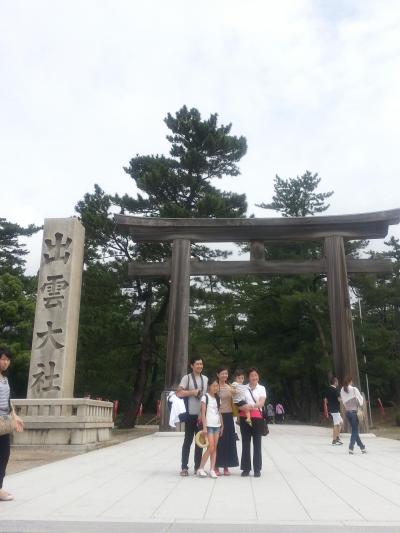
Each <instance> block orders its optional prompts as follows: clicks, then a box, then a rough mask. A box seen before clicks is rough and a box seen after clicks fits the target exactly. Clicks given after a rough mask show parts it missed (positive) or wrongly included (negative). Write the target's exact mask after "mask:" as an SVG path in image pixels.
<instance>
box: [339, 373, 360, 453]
mask: <svg viewBox="0 0 400 533" xmlns="http://www.w3.org/2000/svg"><path fill="white" fill-rule="evenodd" d="M340 397H341V399H342V402H343V406H344V408H345V411H346V418H347V420H348V421H349V423H350V426H351V437H350V445H349V454H351V455H353V453H354V444H355V443H357V444H358V446H359V447H360V449H361V452H362V453H366V449H365V446H364V444H363V443H362V441H361V439H360V435H359V433H358V418H357V408H358V407H359V406H360V407H361V406H362V405H363V403H364V398H363V397H362V396H361V394H360V391H359V390H358V389H357V387H354V386H353V378H352V377H351V376H349V377H347V378H346V379H345V380H344V381H343V387H342V390H341V391H340Z"/></svg>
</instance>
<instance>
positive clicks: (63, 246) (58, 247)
mask: <svg viewBox="0 0 400 533" xmlns="http://www.w3.org/2000/svg"><path fill="white" fill-rule="evenodd" d="M63 236H64V235H63V234H62V233H58V232H57V233H55V234H54V244H53V242H52V240H51V239H45V240H44V242H45V244H46V246H47V249H48V250H49V253H45V254H43V256H44V260H45V261H46V263H52V262H53V261H59V260H62V261H63V262H64V264H67V263H68V260H69V258H70V256H71V253H70V252H68V248H69V247H70V245H71V244H72V239H71V238H70V237H67V238H66V239H65V242H64V243H63V242H62V240H63Z"/></svg>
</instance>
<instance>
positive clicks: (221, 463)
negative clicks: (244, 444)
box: [215, 413, 239, 468]
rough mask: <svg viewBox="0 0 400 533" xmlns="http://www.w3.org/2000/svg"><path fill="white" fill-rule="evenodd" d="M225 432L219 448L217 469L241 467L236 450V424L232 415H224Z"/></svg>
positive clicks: (219, 442)
mask: <svg viewBox="0 0 400 533" xmlns="http://www.w3.org/2000/svg"><path fill="white" fill-rule="evenodd" d="M222 418H223V421H224V432H223V434H222V437H220V439H219V441H218V446H217V462H216V463H215V466H216V467H217V468H229V467H231V466H239V458H238V454H237V450H236V436H235V424H234V422H233V416H232V413H223V414H222Z"/></svg>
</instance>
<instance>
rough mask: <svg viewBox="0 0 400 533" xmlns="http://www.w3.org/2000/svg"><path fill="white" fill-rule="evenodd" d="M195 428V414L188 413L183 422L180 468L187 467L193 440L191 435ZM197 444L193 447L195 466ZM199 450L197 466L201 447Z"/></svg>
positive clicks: (185, 468)
mask: <svg viewBox="0 0 400 533" xmlns="http://www.w3.org/2000/svg"><path fill="white" fill-rule="evenodd" d="M196 429H197V416H196V415H189V417H188V420H187V421H186V422H185V438H184V440H183V445H182V470H187V469H188V468H189V466H188V463H189V454H190V447H191V445H192V442H193V437H194V435H195V433H196ZM197 448H199V447H198V446H196V449H195V468H196V452H197ZM199 450H200V458H199V462H198V464H197V468H198V466H199V464H200V461H201V448H199Z"/></svg>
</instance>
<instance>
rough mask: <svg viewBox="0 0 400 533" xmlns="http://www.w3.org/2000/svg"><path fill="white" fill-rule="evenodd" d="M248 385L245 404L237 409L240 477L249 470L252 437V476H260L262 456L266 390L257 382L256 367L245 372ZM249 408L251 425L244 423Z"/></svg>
mask: <svg viewBox="0 0 400 533" xmlns="http://www.w3.org/2000/svg"><path fill="white" fill-rule="evenodd" d="M247 378H248V381H249V383H248V387H247V390H246V405H244V406H243V407H242V409H241V410H240V411H239V414H240V432H241V434H242V458H241V462H240V468H241V470H242V474H241V475H242V477H247V476H248V475H249V474H250V470H251V452H250V444H251V440H252V439H253V471H254V477H260V476H261V467H262V457H261V439H262V426H263V423H264V421H263V414H262V408H263V407H264V404H265V400H266V399H267V392H266V390H265V387H263V386H262V385H260V384H259V383H258V381H259V379H260V376H259V373H258V370H257V369H256V368H250V369H249V370H248V372H247ZM247 409H250V416H251V421H252V425H251V426H249V424H246V410H247Z"/></svg>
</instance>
